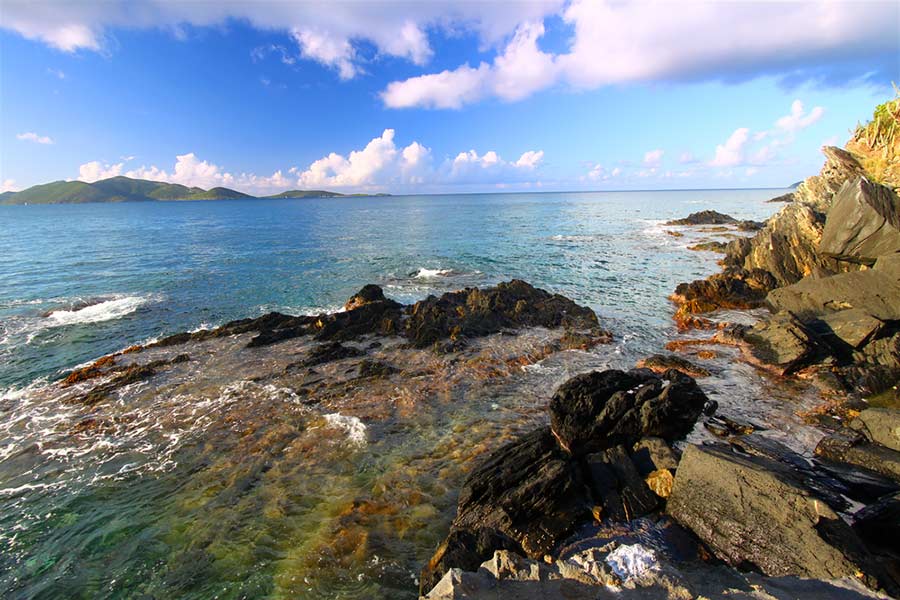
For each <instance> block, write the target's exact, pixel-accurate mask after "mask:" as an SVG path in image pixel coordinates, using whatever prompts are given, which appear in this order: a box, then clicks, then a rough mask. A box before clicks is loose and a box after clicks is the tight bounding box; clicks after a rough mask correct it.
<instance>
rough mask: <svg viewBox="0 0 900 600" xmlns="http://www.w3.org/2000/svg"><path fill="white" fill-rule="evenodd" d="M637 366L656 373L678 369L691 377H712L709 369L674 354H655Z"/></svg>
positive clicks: (639, 362)
mask: <svg viewBox="0 0 900 600" xmlns="http://www.w3.org/2000/svg"><path fill="white" fill-rule="evenodd" d="M637 366H638V367H640V368H644V369H650V370H651V371H653V372H654V373H665V372H666V371H668V370H669V369H677V370H678V371H681V372H682V373H684V374H686V375H690V376H691V377H709V375H710V373H709V371H708V370H707V369H704V368H703V367H701V366H698V365H695V364H694V363H692V362H691V361H689V360H686V359H684V358H681V357H680V356H676V355H674V354H654V355H652V356H649V357H647V358H644V359H642V360H640V361H638V363H637Z"/></svg>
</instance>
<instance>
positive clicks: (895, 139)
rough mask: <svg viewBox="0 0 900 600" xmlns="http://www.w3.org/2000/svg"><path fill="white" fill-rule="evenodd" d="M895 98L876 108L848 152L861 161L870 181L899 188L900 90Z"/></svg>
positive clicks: (849, 144) (860, 126)
mask: <svg viewBox="0 0 900 600" xmlns="http://www.w3.org/2000/svg"><path fill="white" fill-rule="evenodd" d="M894 94H895V96H894V98H893V99H892V100H888V101H887V102H885V103H884V104H879V105H878V106H877V107H875V113H874V114H873V116H872V120H871V121H869V122H868V123H866V124H865V125H857V127H856V131H854V132H853V137H852V138H851V139H850V141H849V142H847V150H849V151H850V152H851V153H853V154H854V155H856V157H857V158H859V162H860V164H862V166H863V168H864V169H865V170H866V173H868V174H869V176H870V178H872V179H873V180H875V181H877V182H878V183H881V184H884V185H887V186H889V187H892V188H895V189H896V188H900V89H898V88H897V87H896V86H894Z"/></svg>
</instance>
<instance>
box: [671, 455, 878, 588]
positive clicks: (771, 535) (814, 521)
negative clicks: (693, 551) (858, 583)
mask: <svg viewBox="0 0 900 600" xmlns="http://www.w3.org/2000/svg"><path fill="white" fill-rule="evenodd" d="M666 510H667V512H668V513H669V514H671V515H672V516H673V517H674V518H675V519H676V520H677V521H678V522H679V523H681V524H682V525H684V526H686V527H688V528H690V529H691V530H693V531H694V533H695V534H697V536H698V537H699V538H700V539H701V540H703V541H704V542H705V543H706V544H707V545H708V546H709V547H710V548H711V549H712V550H713V551H714V552H715V554H716V556H718V557H719V558H721V559H722V560H724V561H725V562H726V563H728V564H730V565H733V566H740V567H749V568H753V569H757V570H759V571H761V572H762V573H764V574H765V575H770V576H785V575H799V576H801V577H813V578H819V579H835V578H841V577H850V578H860V579H862V580H863V581H864V582H865V583H866V584H867V585H869V586H871V587H878V586H879V585H881V586H885V585H890V582H889V581H887V580H886V577H885V576H884V575H883V573H882V572H881V569H880V567H879V565H878V564H877V563H876V561H875V560H874V559H873V558H872V557H871V555H869V553H868V552H867V550H866V549H865V547H864V545H863V543H862V542H861V541H860V539H859V537H858V536H857V535H856V534H855V533H854V532H853V530H852V529H851V528H850V526H849V525H847V524H846V523H845V522H844V521H843V519H841V517H840V516H839V515H838V514H837V513H835V512H834V511H833V510H832V509H831V508H830V507H829V506H828V505H827V504H825V503H824V502H822V501H821V500H819V499H817V498H815V497H814V496H813V495H812V494H811V493H810V492H809V490H807V489H806V488H805V487H804V486H803V484H802V482H801V481H800V480H799V479H798V478H797V477H796V476H795V474H794V473H793V472H792V471H791V470H790V469H789V468H788V467H786V466H784V465H782V464H779V463H777V462H775V461H772V460H769V459H766V458H762V457H758V456H746V455H738V454H735V453H734V452H733V451H732V450H731V449H730V448H729V447H728V446H724V445H713V446H702V447H700V446H690V447H688V448H687V450H685V452H684V455H683V456H682V459H681V463H680V464H679V466H678V473H677V475H676V477H675V485H674V488H673V489H672V494H671V496H669V499H668V503H667V506H666Z"/></svg>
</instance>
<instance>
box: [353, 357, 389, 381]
mask: <svg viewBox="0 0 900 600" xmlns="http://www.w3.org/2000/svg"><path fill="white" fill-rule="evenodd" d="M398 371H399V369H397V368H395V367H394V366H392V365H389V364H388V363H386V362H383V361H380V360H363V361H360V363H359V375H358V376H359V377H372V378H375V379H384V378H385V377H389V376H391V375H393V374H394V373H397V372H398Z"/></svg>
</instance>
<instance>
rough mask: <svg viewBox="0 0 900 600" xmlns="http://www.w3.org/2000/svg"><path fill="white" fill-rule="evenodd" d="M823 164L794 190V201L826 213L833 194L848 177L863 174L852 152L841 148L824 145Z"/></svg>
mask: <svg viewBox="0 0 900 600" xmlns="http://www.w3.org/2000/svg"><path fill="white" fill-rule="evenodd" d="M822 153H823V154H825V165H824V166H823V167H822V171H821V172H820V173H819V174H818V175H813V176H812V177H807V178H806V180H805V181H803V182H802V183H801V184H800V185H799V186H798V187H797V189H796V191H794V201H795V202H799V203H802V204H806V205H808V206H810V207H812V208H813V209H815V210H816V211H818V212H821V213H827V212H828V209H829V208H831V203H832V198H833V197H834V194H835V193H836V192H837V191H838V190H839V189H841V186H843V185H844V182H846V181H847V180H848V179H852V178H854V177H856V176H858V175H863V174H864V170H863V168H862V166H861V165H860V164H859V161H857V160H856V158H854V157H853V155H852V154H850V153H849V152H847V151H846V150H843V149H841V148H836V147H834V146H825V147H824V148H822Z"/></svg>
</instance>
